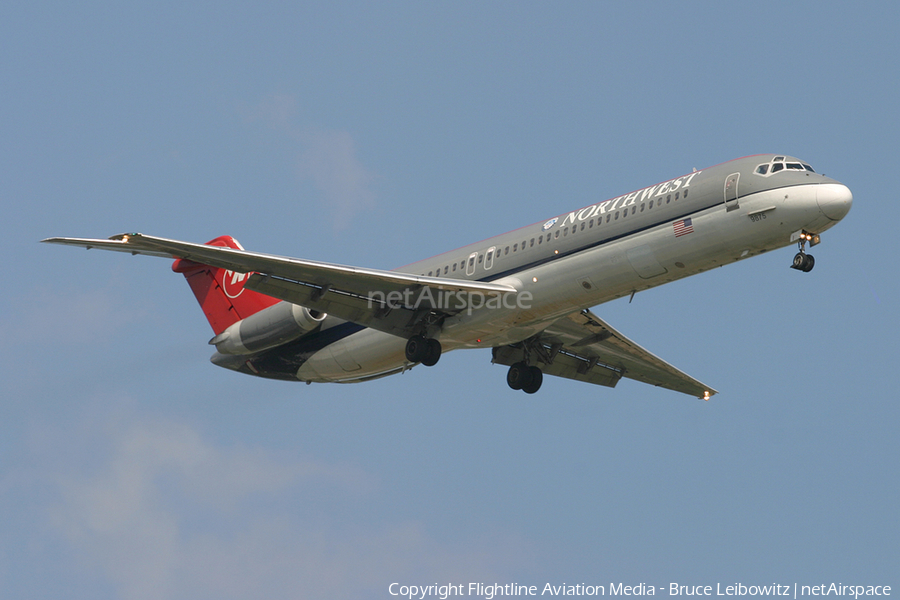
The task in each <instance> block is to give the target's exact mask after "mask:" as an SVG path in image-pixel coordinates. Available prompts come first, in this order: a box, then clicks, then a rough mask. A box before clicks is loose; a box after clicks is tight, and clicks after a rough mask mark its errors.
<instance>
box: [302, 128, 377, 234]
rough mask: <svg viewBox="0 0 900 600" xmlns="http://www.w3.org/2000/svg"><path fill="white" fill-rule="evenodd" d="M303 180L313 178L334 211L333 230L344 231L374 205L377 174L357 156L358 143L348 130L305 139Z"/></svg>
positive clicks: (309, 136)
mask: <svg viewBox="0 0 900 600" xmlns="http://www.w3.org/2000/svg"><path fill="white" fill-rule="evenodd" d="M304 139H305V140H306V143H305V145H306V149H305V150H304V151H303V153H302V154H301V155H300V158H299V160H298V167H299V173H300V177H301V178H304V179H311V180H312V182H313V184H314V185H315V187H316V188H317V189H318V190H319V192H321V193H322V195H323V196H324V197H325V200H326V201H327V205H328V206H329V207H330V209H331V212H332V218H333V223H334V227H335V228H336V229H343V228H345V227H347V225H348V224H349V223H350V221H351V220H352V219H353V218H354V217H356V216H357V215H358V214H359V213H361V212H364V211H367V210H371V209H372V208H373V207H374V206H375V194H374V192H372V190H371V187H372V185H373V183H374V182H375V174H374V173H373V172H371V171H369V170H368V169H366V168H365V167H364V166H363V164H362V163H361V162H360V161H359V159H358V158H357V156H356V143H355V142H354V141H353V138H352V137H351V136H350V134H349V133H347V132H346V131H319V132H316V133H313V134H308V135H306V136H304Z"/></svg>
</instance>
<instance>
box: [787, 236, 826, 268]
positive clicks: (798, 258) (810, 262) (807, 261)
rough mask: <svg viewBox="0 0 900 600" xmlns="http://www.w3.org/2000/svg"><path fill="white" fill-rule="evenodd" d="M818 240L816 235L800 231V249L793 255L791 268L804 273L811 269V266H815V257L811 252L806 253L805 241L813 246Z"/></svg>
mask: <svg viewBox="0 0 900 600" xmlns="http://www.w3.org/2000/svg"><path fill="white" fill-rule="evenodd" d="M819 241H820V239H819V236H818V235H813V234H811V233H806V232H805V231H803V232H801V233H800V238H799V243H800V251H799V252H797V254H795V255H794V262H793V263H791V268H792V269H797V270H798V271H803V272H804V273H809V272H810V271H812V270H813V267H814V266H816V259H815V258H813V255H812V254H807V253H806V242H809V245H810V246H815V245H816V244H818V243H819Z"/></svg>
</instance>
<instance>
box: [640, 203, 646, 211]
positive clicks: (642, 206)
mask: <svg viewBox="0 0 900 600" xmlns="http://www.w3.org/2000/svg"><path fill="white" fill-rule="evenodd" d="M645 208H646V206H644V205H643V204H641V212H644V209H645Z"/></svg>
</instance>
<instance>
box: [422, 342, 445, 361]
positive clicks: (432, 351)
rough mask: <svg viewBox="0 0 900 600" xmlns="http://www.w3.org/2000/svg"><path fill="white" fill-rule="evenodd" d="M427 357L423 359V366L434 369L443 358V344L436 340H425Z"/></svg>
mask: <svg viewBox="0 0 900 600" xmlns="http://www.w3.org/2000/svg"><path fill="white" fill-rule="evenodd" d="M425 349H426V350H427V351H426V352H425V356H423V357H422V364H423V365H425V366H426V367H433V366H434V365H436V364H437V361H438V360H440V358H441V343H440V342H439V341H437V340H436V339H433V338H430V339H427V340H425Z"/></svg>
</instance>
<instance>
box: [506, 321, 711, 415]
mask: <svg viewBox="0 0 900 600" xmlns="http://www.w3.org/2000/svg"><path fill="white" fill-rule="evenodd" d="M535 341H536V342H537V343H536V344H532V346H531V348H532V349H533V350H535V351H536V354H537V358H538V360H539V362H540V363H541V364H540V365H539V366H540V368H541V371H543V373H544V374H546V375H556V376H557V377H565V378H567V379H575V380H578V381H586V382H588V383H594V384H597V385H605V386H607V387H615V386H616V384H617V383H618V382H619V380H620V379H621V378H622V377H626V378H628V379H634V380H635V381H641V382H643V383H649V384H651V385H655V386H659V387H664V388H666V389H669V390H674V391H676V392H682V393H684V394H689V395H691V396H696V397H698V398H703V399H706V400H708V399H709V397H710V396H712V395H714V394H716V393H717V392H716V390H714V389H712V388H711V387H709V386H708V385H705V384H703V383H701V382H699V381H697V380H696V379H694V378H693V377H691V376H690V375H688V374H687V373H685V372H683V371H680V370H678V369H676V368H675V367H673V366H672V365H670V364H669V363H667V362H665V361H664V360H662V359H660V358H658V357H656V356H654V355H653V354H651V353H650V352H648V351H646V350H644V349H643V348H641V347H640V346H638V345H637V344H635V343H634V342H632V341H631V340H629V339H628V338H626V337H625V336H624V335H622V334H621V333H619V332H618V331H616V330H615V329H613V328H612V327H610V326H609V325H608V324H606V323H604V322H603V321H602V320H601V319H600V318H599V317H597V316H596V315H595V314H593V313H592V312H590V311H589V310H584V311H581V312H576V313H572V314H570V315H567V316H565V317H563V318H561V319H559V320H557V321H554V322H553V323H552V324H551V325H550V326H549V327H547V328H546V329H545V330H544V331H542V332H541V333H540V334H538V336H537V339H536V340H535ZM523 357H524V351H523V349H522V348H520V347H517V345H515V344H514V345H512V346H504V347H501V348H495V349H494V362H497V363H500V364H504V365H512V364H513V363H515V362H518V361H520V360H522V359H523Z"/></svg>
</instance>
